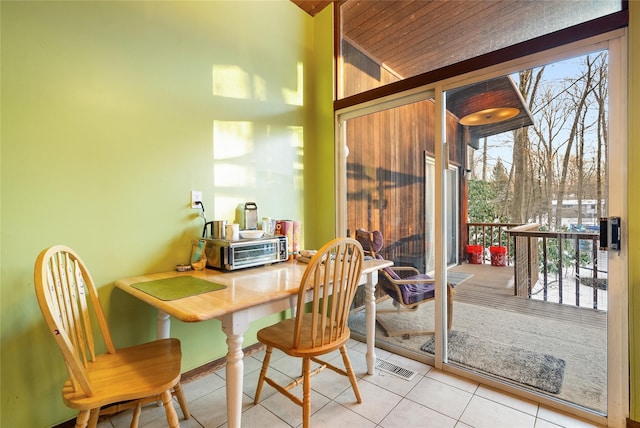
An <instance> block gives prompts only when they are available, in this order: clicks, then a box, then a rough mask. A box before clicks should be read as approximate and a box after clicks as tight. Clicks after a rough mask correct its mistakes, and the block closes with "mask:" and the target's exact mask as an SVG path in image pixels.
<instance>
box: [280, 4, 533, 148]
mask: <svg viewBox="0 0 640 428" xmlns="http://www.w3.org/2000/svg"><path fill="white" fill-rule="evenodd" d="M291 1H292V2H293V3H295V4H296V5H298V6H299V7H300V8H302V9H303V10H304V11H306V12H307V13H309V14H310V15H311V16H315V15H316V14H317V13H318V12H320V11H321V10H322V9H324V8H325V7H326V6H328V5H329V4H331V3H333V2H332V1H315V0H291ZM339 3H340V6H339V7H340V11H341V21H342V25H343V32H344V33H343V37H344V38H345V39H346V40H347V41H349V42H350V43H351V44H352V45H353V46H355V47H357V48H358V49H360V50H361V51H363V52H364V53H365V54H366V55H367V56H368V57H369V58H371V59H372V60H373V61H375V62H377V63H378V64H380V65H381V66H384V67H385V68H386V69H387V70H389V71H391V72H392V73H393V74H395V75H397V76H398V77H399V78H406V77H410V76H415V75H417V74H420V73H423V72H425V71H430V70H432V69H433V64H439V66H445V65H450V64H451V63H454V62H456V61H457V60H458V59H457V58H456V56H455V54H454V53H455V52H457V51H463V50H466V51H468V49H467V46H468V44H469V43H470V38H469V37H459V38H457V40H453V41H452V40H447V41H446V44H447V51H448V52H451V55H447V58H444V60H443V55H442V51H441V50H439V49H432V46H433V43H434V41H435V42H437V41H438V40H440V39H441V38H442V36H439V35H440V34H441V33H444V32H445V30H446V29H447V28H449V27H451V26H452V25H454V24H453V23H455V25H457V26H462V27H464V28H466V29H467V31H466V32H465V33H468V34H470V35H473V37H483V34H484V37H486V36H487V35H488V34H489V32H490V30H491V29H486V28H474V26H473V25H472V23H473V22H477V21H475V20H474V18H478V17H479V16H480V17H481V16H491V15H492V14H499V15H500V16H501V17H502V21H501V23H500V24H501V25H502V26H504V27H505V28H503V30H504V32H505V34H508V32H509V31H513V30H514V26H517V25H520V24H521V22H522V21H521V19H519V18H518V14H519V10H518V8H514V7H513V4H512V3H511V4H510V0H496V1H491V2H484V1H477V2H475V1H468V2H464V7H461V6H462V4H461V3H460V2H443V1H424V0H405V1H389V0H368V1H362V0H350V1H344V2H339ZM543 3H544V2H543ZM337 7H338V6H336V8H337ZM505 11H507V12H505ZM481 20H482V19H481ZM484 20H485V22H490V21H491V20H490V19H489V18H484ZM442 43H443V42H442V41H440V44H442ZM483 94H484V95H486V96H487V98H491V99H490V100H491V101H492V102H494V103H495V106H499V107H515V108H518V109H519V110H520V112H519V114H518V115H517V116H516V117H514V118H513V119H510V120H507V121H504V122H503V123H500V124H491V125H483V126H473V127H471V137H472V141H473V142H472V145H475V144H474V143H477V140H478V138H482V137H486V136H489V135H494V134H496V133H500V132H505V131H508V130H512V129H516V128H520V127H522V126H528V125H531V124H532V123H533V121H532V118H531V113H530V112H529V110H528V108H527V107H526V103H524V101H523V100H522V97H521V96H520V94H519V92H518V90H517V88H516V87H515V86H514V85H513V82H512V81H511V80H510V79H508V78H499V79H494V80H492V81H490V82H486V83H483V84H478V85H473V86H470V87H467V88H461V89H460V90H456V91H450V94H448V95H449V96H450V97H451V98H450V99H449V100H448V101H447V106H448V109H449V111H451V112H452V113H453V114H454V115H456V116H457V117H458V118H461V117H462V116H464V115H465V114H467V113H469V112H468V111H466V110H468V102H467V101H468V100H470V99H471V97H477V96H478V95H483Z"/></svg>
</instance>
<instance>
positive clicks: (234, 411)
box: [221, 311, 249, 428]
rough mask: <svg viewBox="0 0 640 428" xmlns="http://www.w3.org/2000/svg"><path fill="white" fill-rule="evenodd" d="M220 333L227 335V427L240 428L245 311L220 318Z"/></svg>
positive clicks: (245, 324) (247, 324)
mask: <svg viewBox="0 0 640 428" xmlns="http://www.w3.org/2000/svg"><path fill="white" fill-rule="evenodd" d="M221 321H222V331H224V334H226V335H227V348H228V351H227V365H226V373H227V382H226V383H227V426H228V427H229V428H240V421H241V417H242V376H243V374H244V362H243V361H242V358H243V357H244V353H243V352H242V342H243V340H244V338H243V337H242V335H243V334H244V332H245V331H247V328H248V327H249V319H248V315H247V313H246V312H245V311H242V312H235V313H232V314H229V315H225V316H224V317H222V318H221Z"/></svg>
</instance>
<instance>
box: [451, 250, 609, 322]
mask: <svg viewBox="0 0 640 428" xmlns="http://www.w3.org/2000/svg"><path fill="white" fill-rule="evenodd" d="M450 271H451V272H460V273H466V274H471V275H473V276H472V277H471V278H469V279H468V280H466V281H464V282H463V283H462V284H460V285H459V286H458V287H456V294H455V296H454V301H456V302H462V303H469V304H473V305H480V306H484V307H487V308H493V309H500V310H505V311H513V312H518V313H521V314H526V315H532V316H536V317H544V318H549V319H554V320H558V321H564V322H566V321H569V322H574V323H579V324H585V325H589V326H592V327H601V328H603V329H606V326H607V312H606V311H600V310H594V309H590V308H584V307H576V306H572V305H561V304H558V303H553V302H544V301H541V300H533V299H527V298H523V297H518V296H515V295H514V289H513V267H512V266H504V267H497V266H491V265H490V264H482V265H475V264H467V263H464V264H461V265H458V266H455V267H453V268H451V269H450Z"/></svg>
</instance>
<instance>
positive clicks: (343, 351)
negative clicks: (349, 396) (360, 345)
mask: <svg viewBox="0 0 640 428" xmlns="http://www.w3.org/2000/svg"><path fill="white" fill-rule="evenodd" d="M340 354H342V362H343V363H344V368H345V369H346V370H347V376H348V377H349V382H351V388H353V393H354V394H355V395H356V400H358V403H362V397H361V396H360V389H359V388H358V379H356V374H355V373H354V372H353V368H352V367H351V360H350V359H349V354H347V347H346V346H345V345H342V346H341V347H340Z"/></svg>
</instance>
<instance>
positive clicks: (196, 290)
mask: <svg viewBox="0 0 640 428" xmlns="http://www.w3.org/2000/svg"><path fill="white" fill-rule="evenodd" d="M131 286H132V287H133V288H137V289H138V290H140V291H144V292H145V293H147V294H150V295H151V296H153V297H155V298H157V299H160V300H176V299H182V298H183V297H189V296H195V295H196V294H202V293H208V292H209V291H216V290H222V289H223V288H226V286H224V285H222V284H216V283H214V282H209V281H206V280H204V279H200V278H195V277H193V276H176V277H173V278H165V279H156V280H153V281H145V282H138V283H135V284H131Z"/></svg>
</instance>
